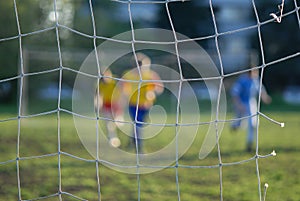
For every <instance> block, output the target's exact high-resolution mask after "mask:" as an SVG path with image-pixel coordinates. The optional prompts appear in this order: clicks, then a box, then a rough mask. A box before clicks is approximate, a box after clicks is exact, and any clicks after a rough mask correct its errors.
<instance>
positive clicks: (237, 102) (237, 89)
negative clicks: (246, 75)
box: [231, 80, 246, 113]
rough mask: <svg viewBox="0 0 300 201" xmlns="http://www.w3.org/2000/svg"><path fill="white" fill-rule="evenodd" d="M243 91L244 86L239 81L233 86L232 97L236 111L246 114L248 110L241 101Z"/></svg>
mask: <svg viewBox="0 0 300 201" xmlns="http://www.w3.org/2000/svg"><path fill="white" fill-rule="evenodd" d="M241 90H242V86H241V83H240V82H239V80H238V81H237V82H236V83H235V84H234V85H233V86H232V88H231V96H232V101H233V104H234V106H235V108H236V109H238V110H239V111H240V112H242V113H243V112H245V110H246V108H245V106H244V104H243V103H242V100H241V95H240V94H241Z"/></svg>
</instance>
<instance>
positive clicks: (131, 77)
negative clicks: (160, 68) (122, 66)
mask: <svg viewBox="0 0 300 201" xmlns="http://www.w3.org/2000/svg"><path fill="white" fill-rule="evenodd" d="M136 56H137V62H138V65H139V69H140V71H139V70H138V68H135V69H133V70H131V71H129V72H127V73H126V74H125V75H124V76H123V78H124V79H125V80H128V81H126V82H125V83H124V84H123V92H124V93H125V94H126V96H127V97H128V98H129V114H130V117H131V119H132V120H133V121H135V122H136V126H134V131H133V138H132V140H133V143H134V144H135V145H136V143H137V147H138V152H139V153H142V152H143V146H142V139H141V138H142V136H141V135H142V133H141V128H142V127H143V123H144V122H145V120H146V117H147V115H148V113H149V110H150V108H151V107H152V106H153V104H154V102H155V100H156V96H157V95H158V94H161V93H162V92H163V90H164V86H163V83H162V82H159V81H160V80H161V79H160V77H159V75H158V74H157V73H156V72H154V71H152V70H151V69H150V66H151V60H150V58H149V57H148V56H146V55H145V54H142V53H137V54H136ZM134 63H136V62H134ZM140 78H141V79H142V83H140V82H137V81H139V80H140ZM130 81H131V82H130ZM132 81H133V82H132ZM134 81H135V82H134Z"/></svg>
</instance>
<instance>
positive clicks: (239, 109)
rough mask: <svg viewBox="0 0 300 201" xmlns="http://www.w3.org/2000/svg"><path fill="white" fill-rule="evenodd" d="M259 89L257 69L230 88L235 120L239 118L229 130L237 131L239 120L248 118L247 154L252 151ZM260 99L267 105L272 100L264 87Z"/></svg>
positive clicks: (241, 77) (244, 75) (242, 76)
mask: <svg viewBox="0 0 300 201" xmlns="http://www.w3.org/2000/svg"><path fill="white" fill-rule="evenodd" d="M259 87H260V86H259V71H258V70H257V69H252V70H250V71H249V72H248V73H247V74H243V75H241V76H240V77H239V78H238V79H237V80H236V82H235V83H234V84H233V86H232V88H231V95H232V98H233V104H234V109H235V113H236V118H239V119H238V120H235V121H234V122H233V123H232V125H231V128H232V129H233V130H236V129H238V128H239V127H240V126H241V119H240V118H242V117H248V116H249V118H247V145H246V150H247V151H248V152H250V151H251V150H252V144H253V141H254V129H255V128H256V126H257V122H256V116H255V115H256V114H257V95H258V93H259ZM261 99H262V101H263V102H264V103H267V104H269V103H270V102H271V100H272V99H271V97H270V96H269V95H268V94H267V91H266V89H265V87H264V86H262V89H261ZM253 115H254V116H253ZM250 116H253V117H250Z"/></svg>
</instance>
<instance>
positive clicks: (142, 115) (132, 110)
mask: <svg viewBox="0 0 300 201" xmlns="http://www.w3.org/2000/svg"><path fill="white" fill-rule="evenodd" d="M136 109H137V108H136V105H130V106H129V114H130V117H131V119H132V120H133V121H135V120H137V121H138V122H145V119H146V116H147V114H148V112H149V110H148V109H145V108H142V107H139V108H138V111H137V117H136V116H135V115H136ZM138 122H137V123H136V125H137V126H138V127H142V126H143V123H138Z"/></svg>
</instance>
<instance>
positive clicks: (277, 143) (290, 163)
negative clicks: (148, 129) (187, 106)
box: [0, 113, 300, 201]
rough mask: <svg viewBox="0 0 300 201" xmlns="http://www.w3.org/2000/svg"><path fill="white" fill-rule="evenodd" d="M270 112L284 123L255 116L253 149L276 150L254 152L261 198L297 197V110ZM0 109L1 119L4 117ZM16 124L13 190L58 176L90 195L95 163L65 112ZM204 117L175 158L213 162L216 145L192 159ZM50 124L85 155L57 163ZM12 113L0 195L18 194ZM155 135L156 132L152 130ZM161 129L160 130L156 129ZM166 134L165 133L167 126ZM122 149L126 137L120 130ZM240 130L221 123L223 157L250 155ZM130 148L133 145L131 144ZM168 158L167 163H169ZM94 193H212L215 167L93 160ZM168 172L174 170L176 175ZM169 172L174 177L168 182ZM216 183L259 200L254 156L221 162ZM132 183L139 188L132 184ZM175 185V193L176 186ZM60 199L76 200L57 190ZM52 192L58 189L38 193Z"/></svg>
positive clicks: (64, 186)
mask: <svg viewBox="0 0 300 201" xmlns="http://www.w3.org/2000/svg"><path fill="white" fill-rule="evenodd" d="M269 115H271V116H272V117H273V118H275V119H278V120H279V121H284V122H285V123H286V127H285V128H280V126H278V125H275V124H273V123H271V122H269V121H267V120H265V119H262V118H261V121H260V128H259V154H261V155H267V154H269V153H271V152H272V151H273V150H275V151H276V153H277V156H276V157H269V158H266V159H259V163H258V164H259V170H260V172H259V173H260V180H261V185H262V190H263V185H264V183H268V184H269V189H268V192H267V199H266V200H295V201H296V200H299V196H300V189H299V187H298V186H299V177H300V170H299V168H298V167H299V165H300V158H299V153H300V152H299V151H300V148H299V147H300V139H299V138H300V137H299V136H298V135H297V133H298V131H299V129H300V119H299V115H298V114H297V113H270V114H269ZM5 118H6V117H5V116H1V119H5ZM20 126H21V127H20V128H21V130H20V139H19V140H20V146H19V151H20V157H21V159H22V160H20V161H19V164H20V172H19V175H20V186H21V189H20V192H21V198H22V199H33V198H37V197H42V196H47V195H51V194H55V193H58V191H59V187H60V182H61V190H62V191H63V192H68V193H72V194H73V195H76V196H79V197H82V198H84V199H88V200H98V185H97V172H96V163H95V162H93V161H92V160H93V159H94V158H93V157H92V156H90V155H89V153H88V151H87V150H86V149H85V148H84V147H83V145H82V144H81V142H80V139H79V137H78V135H77V132H76V129H75V127H74V124H73V120H72V117H71V116H70V115H67V114H63V115H62V116H61V125H60V129H58V125H57V117H56V116H55V115H47V116H44V117H33V118H28V119H22V120H21V125H20ZM207 128H208V125H204V126H201V127H199V132H198V133H199V134H198V135H197V136H196V138H195V140H194V142H193V144H192V145H191V147H190V148H189V149H188V150H187V152H186V153H185V154H184V156H183V157H182V158H180V159H179V164H180V165H186V166H190V167H192V166H202V165H218V164H219V158H218V156H217V149H216V148H215V149H214V150H213V152H212V153H211V154H210V155H209V156H208V157H206V158H205V159H203V160H199V159H198V154H199V150H200V147H201V145H202V141H203V138H204V136H205V134H206V130H207ZM58 130H59V131H60V142H61V144H60V146H61V151H63V152H67V153H70V154H73V155H76V156H78V157H81V158H84V159H88V160H91V161H90V162H87V161H81V160H77V159H74V158H71V157H69V156H66V155H61V156H60V167H61V169H60V171H59V168H58V165H59V164H58V161H59V159H58V155H57V153H58ZM172 132H173V131H172V129H166V131H164V133H162V137H159V136H158V137H156V138H153V139H151V140H149V141H148V142H145V149H146V151H148V152H152V151H154V150H159V149H160V148H161V147H163V146H164V144H165V143H167V141H168V140H169V139H170V138H169V137H168V136H167V135H168V134H169V135H170V133H172ZM17 134H18V120H12V121H4V122H1V123H0V144H1V146H0V162H5V161H9V160H14V161H13V162H10V163H5V164H1V165H0V200H18V179H17V171H16V170H17V169H16V160H15V159H16V157H17V155H16V153H17V139H18V138H17V136H18V135H17ZM160 135H161V134H160ZM164 135H165V137H163V136H164ZM172 135H173V134H172ZM120 138H121V141H122V147H121V148H122V149H123V148H124V149H125V148H126V145H127V144H128V143H129V137H128V136H126V135H122V134H121V133H120ZM245 139H246V136H245V130H240V131H237V132H231V131H230V129H229V125H228V124H225V126H224V129H223V132H222V135H221V139H220V150H221V160H222V162H223V163H225V164H226V163H230V162H237V161H241V160H245V159H249V158H251V157H253V156H254V155H255V151H253V152H252V153H247V152H245ZM133 151H134V150H133ZM47 154H54V155H53V156H47V157H44V158H36V159H26V157H30V156H40V155H47ZM173 165H174V164H173ZM98 175H99V179H100V192H101V200H118V201H119V200H126V201H127V200H138V196H140V199H141V200H178V196H180V198H181V200H204V201H205V200H207V201H208V200H209V201H210V200H220V177H219V168H182V167H179V168H177V169H176V168H174V166H173V167H172V168H167V169H163V170H160V171H158V172H155V173H150V174H145V175H140V176H137V175H133V174H125V173H120V172H116V171H114V170H111V169H110V168H108V167H106V166H104V165H103V164H100V166H99V173H98ZM176 175H177V176H178V177H177V178H176ZM176 179H178V181H179V185H177V184H176ZM222 183H223V185H222V189H223V192H222V193H223V198H224V200H249V201H250V200H259V197H258V178H257V172H256V163H255V160H252V161H250V162H247V163H243V164H239V165H233V166H223V167H222ZM138 189H140V192H138ZM178 190H179V193H178ZM63 198H64V200H76V199H73V198H71V197H70V196H67V195H63ZM46 200H47V201H49V200H58V197H57V196H55V197H52V198H48V199H46Z"/></svg>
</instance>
